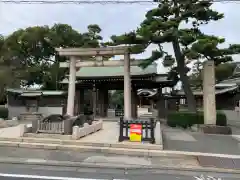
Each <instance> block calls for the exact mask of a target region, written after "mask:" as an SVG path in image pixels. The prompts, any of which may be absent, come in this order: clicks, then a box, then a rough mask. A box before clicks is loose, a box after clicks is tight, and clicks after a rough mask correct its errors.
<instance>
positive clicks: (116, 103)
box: [110, 90, 124, 108]
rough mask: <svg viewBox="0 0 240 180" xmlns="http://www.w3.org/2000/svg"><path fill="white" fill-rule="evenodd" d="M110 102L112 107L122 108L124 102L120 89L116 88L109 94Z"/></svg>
mask: <svg viewBox="0 0 240 180" xmlns="http://www.w3.org/2000/svg"><path fill="white" fill-rule="evenodd" d="M110 104H111V105H112V106H113V107H118V108H123V106H124V105H123V104H124V95H123V91H122V90H117V91H115V92H114V93H112V94H111V96H110Z"/></svg>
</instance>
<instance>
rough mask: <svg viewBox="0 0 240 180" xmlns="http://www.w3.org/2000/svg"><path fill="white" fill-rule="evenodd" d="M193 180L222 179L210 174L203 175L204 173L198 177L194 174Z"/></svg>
mask: <svg viewBox="0 0 240 180" xmlns="http://www.w3.org/2000/svg"><path fill="white" fill-rule="evenodd" d="M194 178H195V180H222V179H221V178H216V177H212V176H207V177H205V176H204V175H201V176H199V177H197V176H194Z"/></svg>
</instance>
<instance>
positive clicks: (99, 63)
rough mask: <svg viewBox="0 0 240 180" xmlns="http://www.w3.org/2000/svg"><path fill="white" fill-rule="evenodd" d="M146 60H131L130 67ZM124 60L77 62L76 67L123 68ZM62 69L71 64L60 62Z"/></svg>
mask: <svg viewBox="0 0 240 180" xmlns="http://www.w3.org/2000/svg"><path fill="white" fill-rule="evenodd" d="M143 61H144V60H131V62H130V65H131V66H138V65H139V64H140V63H142V62H143ZM123 65H124V60H122V59H121V60H109V61H80V60H79V61H77V63H76V67H77V68H78V67H101V66H107V67H114V66H123ZM59 67H60V68H68V67H69V62H60V63H59Z"/></svg>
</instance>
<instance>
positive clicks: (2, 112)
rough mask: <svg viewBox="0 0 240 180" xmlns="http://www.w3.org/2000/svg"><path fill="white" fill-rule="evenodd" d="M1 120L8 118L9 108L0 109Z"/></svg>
mask: <svg viewBox="0 0 240 180" xmlns="http://www.w3.org/2000/svg"><path fill="white" fill-rule="evenodd" d="M0 118H2V119H7V118H8V108H6V107H0Z"/></svg>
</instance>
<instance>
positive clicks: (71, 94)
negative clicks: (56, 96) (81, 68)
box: [67, 56, 76, 116]
mask: <svg viewBox="0 0 240 180" xmlns="http://www.w3.org/2000/svg"><path fill="white" fill-rule="evenodd" d="M75 66H76V57H74V56H72V57H70V62H69V81H68V99H67V115H69V116H73V115H74V98H75V86H76V84H75V81H76V67H75Z"/></svg>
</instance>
